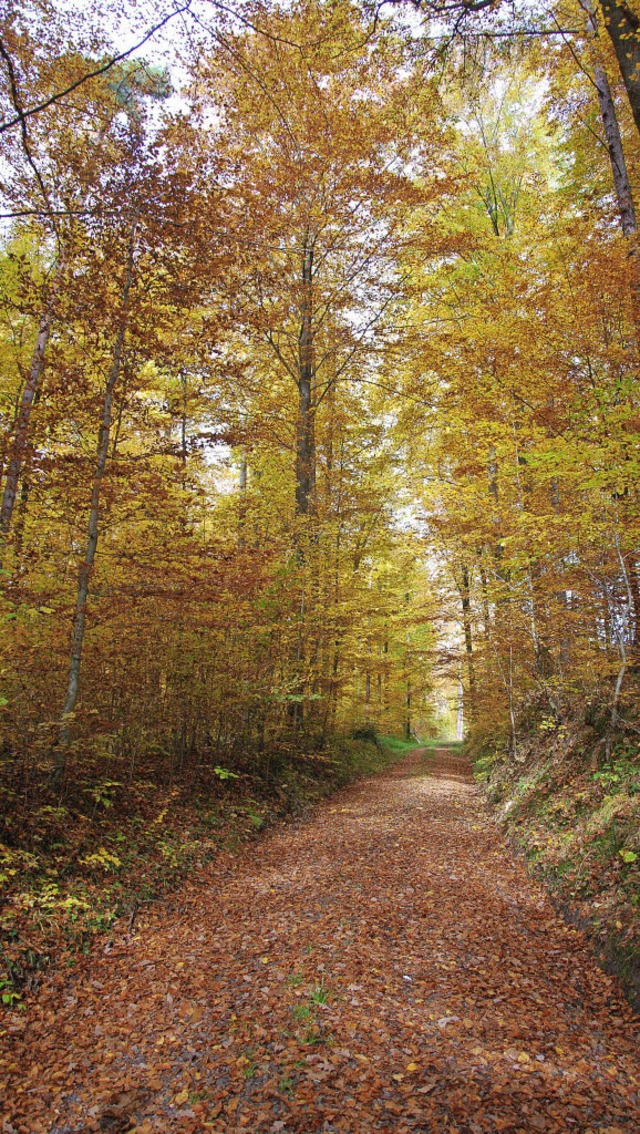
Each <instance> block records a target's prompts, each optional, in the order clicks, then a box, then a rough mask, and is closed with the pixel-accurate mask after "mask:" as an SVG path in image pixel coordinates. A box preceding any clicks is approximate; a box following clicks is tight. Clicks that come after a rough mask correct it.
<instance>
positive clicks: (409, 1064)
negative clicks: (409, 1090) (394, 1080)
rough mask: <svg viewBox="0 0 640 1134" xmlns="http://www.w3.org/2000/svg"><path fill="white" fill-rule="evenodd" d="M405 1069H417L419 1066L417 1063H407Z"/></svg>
mask: <svg viewBox="0 0 640 1134" xmlns="http://www.w3.org/2000/svg"><path fill="white" fill-rule="evenodd" d="M406 1070H407V1071H419V1070H420V1068H419V1066H418V1064H417V1063H407V1066H406Z"/></svg>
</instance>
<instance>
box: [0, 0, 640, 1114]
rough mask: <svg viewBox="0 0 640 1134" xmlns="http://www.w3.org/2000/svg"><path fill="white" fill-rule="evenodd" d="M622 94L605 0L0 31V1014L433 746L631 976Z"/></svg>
mask: <svg viewBox="0 0 640 1134" xmlns="http://www.w3.org/2000/svg"><path fill="white" fill-rule="evenodd" d="M639 76H640V6H639V5H638V3H637V0H628V2H625V0H557V2H554V0H545V2H538V0H415V2H413V0H406V2H405V0H394V2H383V3H373V2H372V0H238V3H235V2H234V0H229V3H222V2H220V0H174V2H172V3H169V2H168V3H167V4H162V3H160V4H158V5H154V4H151V3H147V0H132V2H131V3H125V4H121V3H118V4H116V3H115V2H113V3H112V2H110V0H109V2H107V3H104V4H101V5H97V4H96V5H81V4H79V3H74V2H72V0H68V2H66V0H65V2H63V0H15V2H14V3H13V4H12V5H10V6H9V7H8V8H7V9H5V11H4V13H3V15H2V21H1V26H0V116H1V117H0V495H1V505H0V620H1V622H2V634H1V635H0V840H1V842H0V880H1V882H2V888H3V890H4V898H5V899H6V901H5V905H4V908H3V912H2V913H0V931H1V947H0V960H1V962H2V964H1V965H0V968H2V973H1V974H0V992H1V993H2V999H3V1002H4V1004H5V1006H6V1007H8V1008H9V1009H11V1010H12V1009H14V1008H18V1007H19V1006H20V1004H21V1003H22V1000H23V998H24V997H25V996H27V995H28V993H29V990H30V989H31V988H35V987H37V984H38V981H39V980H40V979H41V976H40V975H39V974H41V971H42V970H44V968H45V967H46V965H47V964H48V963H49V960H50V959H51V956H52V954H53V952H55V951H56V950H58V953H59V952H60V951H62V956H63V957H66V958H67V960H68V961H69V962H70V963H71V961H72V960H73V957H74V956H76V955H82V954H83V953H84V952H86V951H87V949H88V948H89V943H90V941H91V939H92V938H93V937H94V936H95V935H96V934H101V933H104V932H107V931H109V930H110V928H111V926H112V925H113V923H114V920H115V919H116V918H118V917H120V918H122V916H125V918H126V919H129V926H130V928H132V927H133V926H134V921H135V919H136V918H137V911H138V909H140V908H141V907H142V905H143V904H144V903H146V902H147V901H150V900H151V899H152V898H155V897H156V896H157V895H158V894H161V893H163V892H164V890H165V888H166V887H167V886H171V885H175V884H176V883H177V880H179V879H180V878H182V877H184V872H185V871H188V870H189V869H190V868H191V867H192V866H193V864H194V862H196V861H200V859H201V858H202V857H203V856H204V858H205V859H206V858H207V857H211V856H215V854H217V853H218V851H219V850H220V848H223V849H228V848H229V847H234V846H235V845H236V844H237V843H238V842H239V843H242V842H243V841H246V840H251V839H254V838H256V837H257V836H258V835H259V834H260V831H261V830H262V828H263V827H265V826H267V825H268V824H270V823H271V822H273V821H274V820H275V819H277V818H278V817H279V816H282V815H284V814H285V813H290V812H291V811H293V812H295V811H296V809H298V808H300V807H303V806H304V805H305V804H306V801H307V800H308V799H311V798H314V799H315V798H317V796H318V795H321V794H325V793H326V792H328V791H330V790H333V788H335V787H336V786H341V785H343V784H345V783H347V782H348V781H350V780H351V779H353V778H354V777H356V776H357V775H359V774H362V773H365V774H366V773H368V772H370V771H373V770H375V769H376V768H378V767H381V766H383V765H385V764H387V763H388V761H389V760H390V759H392V758H395V757H397V755H398V753H402V752H405V751H408V750H409V749H411V748H412V747H415V745H417V744H421V745H427V746H428V745H429V744H432V743H433V742H434V741H436V742H437V741H442V742H443V743H446V742H454V741H456V740H457V741H461V740H463V739H464V741H465V745H466V748H465V750H466V752H467V753H468V754H469V756H470V758H471V759H472V760H473V761H474V762H475V770H476V775H477V777H478V778H479V780H480V782H482V783H484V785H485V787H486V790H487V793H488V796H489V799H490V800H492V801H493V803H494V804H495V805H496V807H499V808H501V809H502V813H503V818H504V819H505V822H508V824H510V830H511V833H512V837H513V838H514V839H515V841H516V843H517V845H518V846H519V847H520V849H521V850H524V853H525V854H526V856H527V858H528V859H530V860H531V862H532V865H533V867H534V868H536V869H540V870H541V871H544V872H546V875H547V876H548V877H549V878H550V879H551V881H552V882H553V883H554V884H556V885H557V886H559V887H560V893H561V894H563V895H564V896H565V897H567V899H570V900H571V901H573V902H574V903H577V905H576V909H578V910H579V912H581V913H582V914H584V916H586V917H588V918H589V919H590V924H591V926H592V930H593V933H594V934H595V938H596V940H598V939H599V938H601V939H602V940H604V939H605V937H606V942H607V943H610V942H611V940H612V939H613V938H615V940H616V950H617V953H616V955H617V956H618V960H619V964H620V965H622V966H623V967H624V966H625V965H626V966H627V968H629V966H631V968H633V965H634V964H635V966H636V968H635V970H634V971H635V972H636V973H637V971H638V957H639V956H640V910H639V900H640V894H639V890H638V880H639V866H640V861H639V860H640V810H639V806H638V804H639V801H640V759H639V751H640V498H639V491H638V482H639V477H638V473H639V469H640V394H639V392H638V371H639V366H640V241H639V239H638V212H637V209H638V208H640V201H639V197H638V194H639V193H640V77H639ZM563 887H564V889H563ZM597 906H600V907H601V909H600V911H599V912H598V910H597V909H596V907H597ZM603 927H604V928H603ZM612 935H613V936H612ZM607 947H608V945H607ZM620 958H622V960H620ZM443 1018H444V1017H443ZM452 1018H455V1019H457V1017H452ZM105 1128H106V1127H105ZM168 1128H169V1127H167V1129H168ZM276 1128H277V1129H283V1127H279V1126H274V1127H273V1129H276ZM373 1128H374V1127H372V1129H373ZM375 1128H376V1129H377V1127H375ZM451 1128H452V1129H453V1127H451ZM489 1128H490V1127H489V1126H487V1127H486V1129H489ZM537 1128H538V1129H544V1127H537ZM559 1128H560V1127H558V1129H559ZM25 1129H26V1127H25ZM43 1129H44V1127H43ZM56 1129H57V1127H56ZM65 1129H66V1128H65ZM69 1129H70V1128H69ZM114 1129H115V1127H114ZM123 1129H124V1127H123ZM127 1129H128V1127H127ZM141 1129H142V1128H141ZM154 1129H155V1127H154ZM158 1129H159V1127H158ZM265 1129H266V1127H265ZM270 1129H271V1128H270ZM296 1129H297V1127H296ZM314 1129H315V1127H314ZM318 1129H320V1127H318ZM332 1129H333V1127H332ZM362 1129H364V1127H363V1128H362ZM381 1129H382V1127H381ZM442 1129H443V1130H444V1129H445V1127H444V1126H443V1127H442ZM447 1129H448V1128H447ZM456 1129H457V1127H456ZM461 1129H462V1128H461ZM465 1129H466V1128H465ZM482 1129H485V1127H482ZM491 1129H502V1127H498V1126H495V1127H491ZM505 1129H506V1127H505ZM508 1129H509V1130H511V1127H508ZM514 1129H515V1127H514ZM527 1129H529V1128H527ZM549 1129H550V1128H549ZM554 1129H555V1128H554ZM562 1129H565V1127H562ZM567 1129H568V1127H567ZM581 1129H586V1127H581ZM594 1129H595V1127H594ZM598 1129H600V1128H599V1127H598ZM603 1129H604V1127H603ZM607 1129H609V1127H607ZM610 1129H612V1130H613V1129H614V1127H610ZM616 1129H617V1128H616ZM625 1129H626V1127H625ZM629 1129H631V1127H629Z"/></svg>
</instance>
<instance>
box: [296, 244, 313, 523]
mask: <svg viewBox="0 0 640 1134" xmlns="http://www.w3.org/2000/svg"><path fill="white" fill-rule="evenodd" d="M313 379H314V365H313V244H312V242H311V239H310V237H307V239H306V240H305V246H304V252H303V260H302V300H301V304H300V334H299V339H298V420H297V426H296V512H297V514H298V515H299V516H307V515H308V514H309V511H310V508H311V498H312V494H313V489H314V482H315V445H314V428H313Z"/></svg>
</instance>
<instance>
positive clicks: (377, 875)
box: [1, 749, 640, 1134]
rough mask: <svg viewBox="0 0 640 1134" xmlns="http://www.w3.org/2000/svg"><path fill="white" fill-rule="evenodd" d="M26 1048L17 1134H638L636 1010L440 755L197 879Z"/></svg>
mask: <svg viewBox="0 0 640 1134" xmlns="http://www.w3.org/2000/svg"><path fill="white" fill-rule="evenodd" d="M429 767H430V768H431V774H429V775H425V771H426V770H427V769H428V768H429ZM24 1023H26V1027H25V1026H24ZM9 1039H10V1040H11V1042H12V1047H13V1054H12V1061H13V1071H10V1072H9V1076H8V1078H9V1082H8V1084H7V1089H8V1092H9V1095H8V1098H9V1102H8V1105H7V1107H6V1113H7V1115H8V1119H7V1120H5V1124H4V1126H3V1127H1V1129H2V1130H3V1131H4V1132H5V1134H11V1131H14V1130H15V1131H20V1134H27V1132H28V1134H39V1132H41V1131H50V1132H51V1134H54V1132H55V1134H63V1132H64V1134H70V1132H72V1131H73V1132H74V1134H80V1132H81V1131H83V1132H85V1131H86V1132H88V1131H112V1132H114V1134H115V1132H123V1131H128V1130H132V1129H134V1128H135V1129H136V1130H137V1131H139V1134H152V1132H153V1134H155V1132H158V1134H165V1132H173V1131H181V1132H182V1134H190V1132H191V1134H192V1132H196V1131H202V1132H203V1134H204V1132H205V1131H209V1132H214V1134H218V1132H220V1134H222V1132H225V1134H230V1132H232V1131H234V1132H241V1131H244V1132H247V1131H248V1132H250V1134H270V1132H273V1134H278V1132H281V1134H320V1132H329V1131H334V1132H341V1134H347V1132H348V1134H368V1132H369V1131H384V1132H387V1134H391V1132H393V1134H407V1132H410V1131H421V1132H424V1134H426V1132H429V1134H431V1132H433V1134H440V1132H442V1134H453V1132H454V1131H457V1132H459V1134H467V1132H469V1134H480V1132H482V1134H493V1132H495V1131H507V1132H509V1134H511V1132H514V1134H515V1132H516V1131H519V1132H523V1134H525V1132H526V1134H529V1132H531V1131H550V1132H554V1131H560V1130H563V1131H564V1130H572V1131H576V1132H579V1134H587V1132H588V1131H594V1132H595V1131H607V1132H608V1134H616V1132H620V1131H634V1132H636V1134H637V1131H638V1130H640V1086H639V1084H640V1061H639V1057H638V1044H637V1031H636V1033H635V1038H634V1025H633V1022H632V1018H631V1014H630V1011H629V1010H628V1008H627V1007H626V1006H625V1005H624V1004H623V1003H622V1001H621V998H620V996H619V994H618V992H617V990H616V987H615V985H614V984H613V983H612V981H611V980H610V978H608V977H607V976H605V975H604V974H603V973H602V972H601V971H600V970H599V969H598V968H597V966H596V964H595V962H594V961H593V960H592V957H591V954H590V950H589V948H588V946H587V945H586V944H585V942H584V940H583V938H582V936H581V935H580V934H579V933H577V932H576V931H575V930H572V929H569V928H567V927H566V926H565V925H564V924H563V922H562V921H561V920H560V919H559V918H558V917H557V916H556V915H555V913H554V912H553V909H552V907H551V905H550V903H549V902H548V900H547V899H546V898H545V896H544V894H543V892H542V891H541V890H540V889H539V888H538V887H537V886H536V885H535V884H533V883H532V882H531V881H530V880H529V879H528V878H527V876H526V874H525V872H524V869H523V867H522V866H521V865H520V864H519V863H518V862H515V861H514V859H513V858H512V856H511V854H510V853H509V851H508V850H506V849H505V847H504V844H503V842H502V839H501V836H500V834H499V833H498V832H497V831H496V829H495V827H494V826H493V825H492V824H491V822H490V821H489V819H488V818H487V816H486V813H485V811H484V809H483V807H482V804H481V801H480V799H479V797H478V795H477V793H476V790H475V788H474V787H473V786H472V784H471V783H470V782H469V780H468V776H467V775H466V771H465V767H464V765H463V762H462V761H461V760H460V759H459V758H455V757H452V756H451V754H450V753H448V752H447V750H446V749H439V750H438V752H437V755H436V757H435V759H433V758H432V759H431V760H429V759H428V758H427V754H426V753H422V752H417V753H414V754H412V755H411V756H410V757H409V758H408V759H407V760H406V761H405V762H404V763H403V764H402V765H401V766H400V767H398V768H396V769H395V771H394V772H392V773H391V774H389V775H386V776H382V777H378V778H376V779H374V780H369V781H366V782H362V783H360V784H358V785H357V786H355V787H352V788H349V789H348V790H346V791H344V792H342V793H341V794H340V795H339V796H337V797H334V798H333V799H332V800H330V801H329V802H327V803H325V804H324V805H323V806H322V807H321V808H320V809H319V810H318V812H317V813H316V815H315V817H314V819H313V820H312V821H311V822H308V823H304V824H301V825H299V826H296V827H289V828H286V829H281V830H280V831H278V833H276V834H274V835H273V836H271V837H269V838H266V839H264V840H263V841H261V842H260V843H258V844H255V845H254V846H253V847H252V848H251V849H250V850H249V851H248V852H246V853H245V854H243V855H242V857H241V858H240V859H236V860H235V861H233V860H230V861H228V862H226V863H223V864H217V865H216V866H212V867H211V868H208V869H207V870H206V871H203V872H202V873H201V874H200V875H199V877H198V878H197V879H196V880H194V883H193V885H191V886H190V887H188V888H187V890H186V891H185V892H183V894H181V895H180V897H179V899H178V900H176V901H175V904H174V906H173V908H171V909H169V910H167V909H166V907H165V908H164V909H158V910H156V911H155V912H154V913H153V914H152V915H151V916H150V917H149V918H148V920H146V921H145V922H144V923H141V925H140V927H139V928H138V929H137V932H136V934H135V936H133V937H132V938H131V939H126V938H122V939H121V940H120V941H119V943H116V945H115V947H114V949H113V951H112V952H111V953H109V954H98V955H97V956H94V957H93V958H92V959H91V965H90V967H89V966H87V969H86V972H85V973H83V974H82V975H81V977H80V979H76V980H75V981H74V982H73V984H72V985H71V986H69V985H67V987H66V989H65V987H64V985H63V982H62V978H61V977H60V978H58V979H57V980H55V981H52V982H51V984H50V985H49V986H45V988H44V989H43V993H42V995H41V997H40V999H39V1001H38V1004H37V1005H35V1006H32V1008H31V1009H30V1011H29V1019H28V1021H26V1022H23V1026H22V1028H18V1030H17V1032H15V1034H14V1035H13V1036H12V1037H7V1036H5V1037H4V1039H3V1040H2V1044H3V1045H6V1044H7V1042H8V1040H9ZM3 1078H6V1076H3Z"/></svg>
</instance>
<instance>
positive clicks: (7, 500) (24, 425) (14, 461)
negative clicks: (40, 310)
mask: <svg viewBox="0 0 640 1134" xmlns="http://www.w3.org/2000/svg"><path fill="white" fill-rule="evenodd" d="M52 315H53V312H52V305H51V303H49V304H48V305H47V309H46V311H45V313H44V315H43V316H42V319H41V321H40V329H39V331H38V338H37V340H36V346H35V350H34V352H33V355H32V357H31V366H30V367H29V374H28V377H27V380H26V382H25V385H24V390H23V391H22V397H21V399H20V408H19V410H18V415H17V418H16V423H15V428H14V431H13V440H12V443H11V447H10V454H11V455H10V457H9V463H8V466H7V479H6V481H5V486H4V492H3V494H2V506H1V508H0V537H1V538H2V540H3V541H4V540H5V539H6V538H7V536H8V534H9V530H10V528H11V520H12V518H13V509H14V505H15V502H16V496H17V492H18V482H19V479H20V469H21V468H22V462H23V459H24V454H25V449H26V445H27V436H28V433H29V422H30V420H31V410H32V408H33V403H34V400H35V396H36V392H37V389H38V383H39V381H40V376H41V374H42V371H43V369H44V358H45V351H46V349H47V342H48V341H49V333H50V331H51V321H52Z"/></svg>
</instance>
